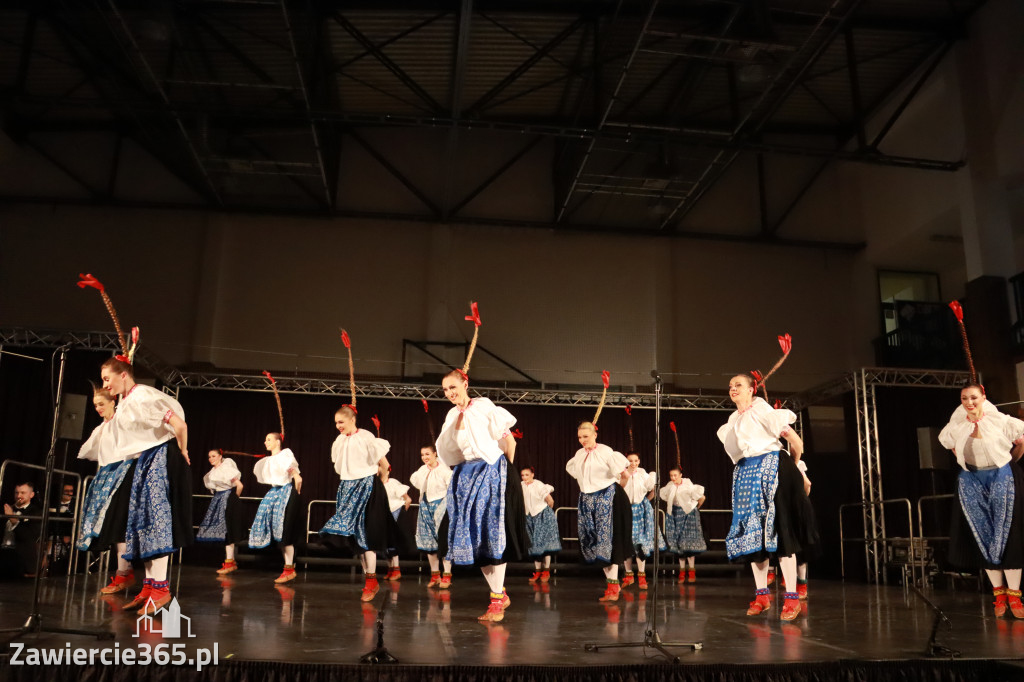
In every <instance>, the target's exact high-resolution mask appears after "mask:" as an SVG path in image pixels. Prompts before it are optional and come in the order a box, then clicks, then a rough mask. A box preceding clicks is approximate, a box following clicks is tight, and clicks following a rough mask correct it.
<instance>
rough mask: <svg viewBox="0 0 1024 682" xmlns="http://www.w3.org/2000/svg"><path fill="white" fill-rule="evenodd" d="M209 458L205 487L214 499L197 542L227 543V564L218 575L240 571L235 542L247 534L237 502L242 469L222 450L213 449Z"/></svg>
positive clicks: (201, 526)
mask: <svg viewBox="0 0 1024 682" xmlns="http://www.w3.org/2000/svg"><path fill="white" fill-rule="evenodd" d="M206 458H207V459H208V460H209V461H210V467H211V468H210V470H209V471H208V472H206V475H205V476H203V487H205V488H206V489H207V490H209V491H210V493H211V494H212V495H213V499H212V500H210V506H209V507H208V508H207V510H206V515H205V516H204V517H203V522H202V523H200V524H199V530H197V531H196V542H220V543H222V544H223V545H224V563H223V564H221V567H220V568H218V569H217V575H225V574H227V573H232V572H233V571H236V570H238V564H237V563H235V543H236V542H241V541H242V538H243V537H244V529H243V528H242V518H241V510H240V509H239V504H238V498H239V497H241V496H242V472H240V471H239V470H238V466H237V465H236V464H235V460H233V459H231V458H230V457H227V458H225V457H224V451H223V450H210V452H209V453H208V454H207V456H206ZM232 492H234V494H233V495H232Z"/></svg>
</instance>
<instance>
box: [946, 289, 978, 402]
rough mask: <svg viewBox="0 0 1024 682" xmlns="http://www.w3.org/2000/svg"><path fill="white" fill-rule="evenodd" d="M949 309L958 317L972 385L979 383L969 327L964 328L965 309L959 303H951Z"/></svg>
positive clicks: (957, 321)
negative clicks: (968, 335)
mask: <svg viewBox="0 0 1024 682" xmlns="http://www.w3.org/2000/svg"><path fill="white" fill-rule="evenodd" d="M949 309H950V310H952V311H953V315H955V316H956V323H957V325H959V326H960V340H961V342H962V343H963V346H964V355H965V356H966V357H967V369H968V370H970V372H971V383H972V384H977V383H978V371H977V370H976V369H975V368H974V356H973V355H971V344H970V342H969V341H968V340H967V327H965V326H964V309H963V308H962V307H961V306H960V302H959V301H950V302H949ZM981 393H982V395H984V394H985V389H984V388H982V390H981Z"/></svg>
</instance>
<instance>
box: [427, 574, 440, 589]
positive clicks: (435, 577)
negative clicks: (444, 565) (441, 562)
mask: <svg viewBox="0 0 1024 682" xmlns="http://www.w3.org/2000/svg"><path fill="white" fill-rule="evenodd" d="M440 584H441V572H440V571H431V572H430V582H429V583H427V587H437V586H438V585H440Z"/></svg>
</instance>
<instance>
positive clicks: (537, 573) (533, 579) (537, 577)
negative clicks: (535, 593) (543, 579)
mask: <svg viewBox="0 0 1024 682" xmlns="http://www.w3.org/2000/svg"><path fill="white" fill-rule="evenodd" d="M538 580H540V571H534V572H533V575H531V576H530V580H529V581H528V582H529V583H530V584H531V585H533V584H534V583H536V582H537V581H538Z"/></svg>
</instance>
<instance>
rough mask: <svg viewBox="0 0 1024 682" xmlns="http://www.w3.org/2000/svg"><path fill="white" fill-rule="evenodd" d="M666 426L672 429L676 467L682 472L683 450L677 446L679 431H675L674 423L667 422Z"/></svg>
mask: <svg viewBox="0 0 1024 682" xmlns="http://www.w3.org/2000/svg"><path fill="white" fill-rule="evenodd" d="M668 427H669V428H670V429H672V435H673V436H674V437H675V439H676V468H677V469H679V473H683V450H682V448H680V447H679V432H678V431H676V423H675V422H669V423H668Z"/></svg>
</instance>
